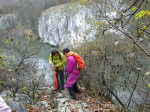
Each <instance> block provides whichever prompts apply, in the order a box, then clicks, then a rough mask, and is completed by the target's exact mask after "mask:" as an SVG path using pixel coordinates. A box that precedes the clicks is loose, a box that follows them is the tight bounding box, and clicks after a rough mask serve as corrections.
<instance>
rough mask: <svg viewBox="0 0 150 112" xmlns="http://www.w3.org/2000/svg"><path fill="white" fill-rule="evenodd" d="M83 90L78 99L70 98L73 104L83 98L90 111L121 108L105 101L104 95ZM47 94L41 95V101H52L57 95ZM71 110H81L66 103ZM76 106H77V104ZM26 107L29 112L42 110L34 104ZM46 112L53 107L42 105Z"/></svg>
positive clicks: (69, 101) (84, 107)
mask: <svg viewBox="0 0 150 112" xmlns="http://www.w3.org/2000/svg"><path fill="white" fill-rule="evenodd" d="M80 91H81V92H80V93H79V94H76V97H77V99H76V100H72V99H70V100H68V103H70V104H72V105H78V104H79V103H80V102H79V100H83V101H84V102H86V103H87V104H88V106H82V108H83V109H86V110H89V112H93V111H94V112H119V108H118V107H117V106H115V105H114V104H112V103H111V102H110V101H105V100H102V99H105V98H102V97H103V96H102V95H99V94H96V93H92V92H91V91H90V92H89V90H85V89H84V90H80ZM45 96H46V94H41V95H40V97H39V101H46V102H51V101H52V100H53V99H55V98H56V97H55V95H53V97H50V98H47V97H45ZM100 99H101V100H100ZM66 106H67V107H68V108H69V109H70V110H71V112H78V111H79V110H78V109H77V108H72V107H71V105H66ZM75 107H76V106H75ZM26 108H27V110H28V111H29V112H41V108H35V107H34V106H27V105H26ZM42 109H43V110H44V112H49V111H50V110H52V111H53V109H52V108H51V107H50V106H49V107H48V108H45V107H42Z"/></svg>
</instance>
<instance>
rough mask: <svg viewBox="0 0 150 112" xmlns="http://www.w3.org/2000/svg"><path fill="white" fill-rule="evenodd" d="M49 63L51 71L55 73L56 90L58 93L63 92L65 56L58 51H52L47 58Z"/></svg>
mask: <svg viewBox="0 0 150 112" xmlns="http://www.w3.org/2000/svg"><path fill="white" fill-rule="evenodd" d="M49 63H50V65H51V66H52V67H53V69H54V70H55V71H56V72H57V74H56V77H57V84H58V88H56V90H57V89H58V90H60V91H62V90H64V64H65V56H64V55H63V54H62V53H61V52H59V50H58V49H53V50H52V51H51V54H50V57H49ZM59 79H60V80H59Z"/></svg>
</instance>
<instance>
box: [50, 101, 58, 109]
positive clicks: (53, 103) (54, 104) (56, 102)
mask: <svg viewBox="0 0 150 112" xmlns="http://www.w3.org/2000/svg"><path fill="white" fill-rule="evenodd" d="M58 103H59V102H58V100H57V99H54V100H52V101H51V102H50V106H51V107H52V108H54V109H56V108H57V107H58Z"/></svg>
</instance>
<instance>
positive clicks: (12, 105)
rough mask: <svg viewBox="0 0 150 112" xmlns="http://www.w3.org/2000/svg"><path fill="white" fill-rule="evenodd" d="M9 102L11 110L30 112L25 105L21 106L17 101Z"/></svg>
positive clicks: (10, 100)
mask: <svg viewBox="0 0 150 112" xmlns="http://www.w3.org/2000/svg"><path fill="white" fill-rule="evenodd" d="M7 102H8V104H9V106H10V108H11V109H16V112H28V111H27V109H26V108H25V107H24V106H23V105H21V104H19V103H18V102H17V101H14V100H13V99H7Z"/></svg>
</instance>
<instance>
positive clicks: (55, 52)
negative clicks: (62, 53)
mask: <svg viewBox="0 0 150 112" xmlns="http://www.w3.org/2000/svg"><path fill="white" fill-rule="evenodd" d="M51 54H52V56H58V54H59V51H58V50H57V49H53V50H52V51H51Z"/></svg>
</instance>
